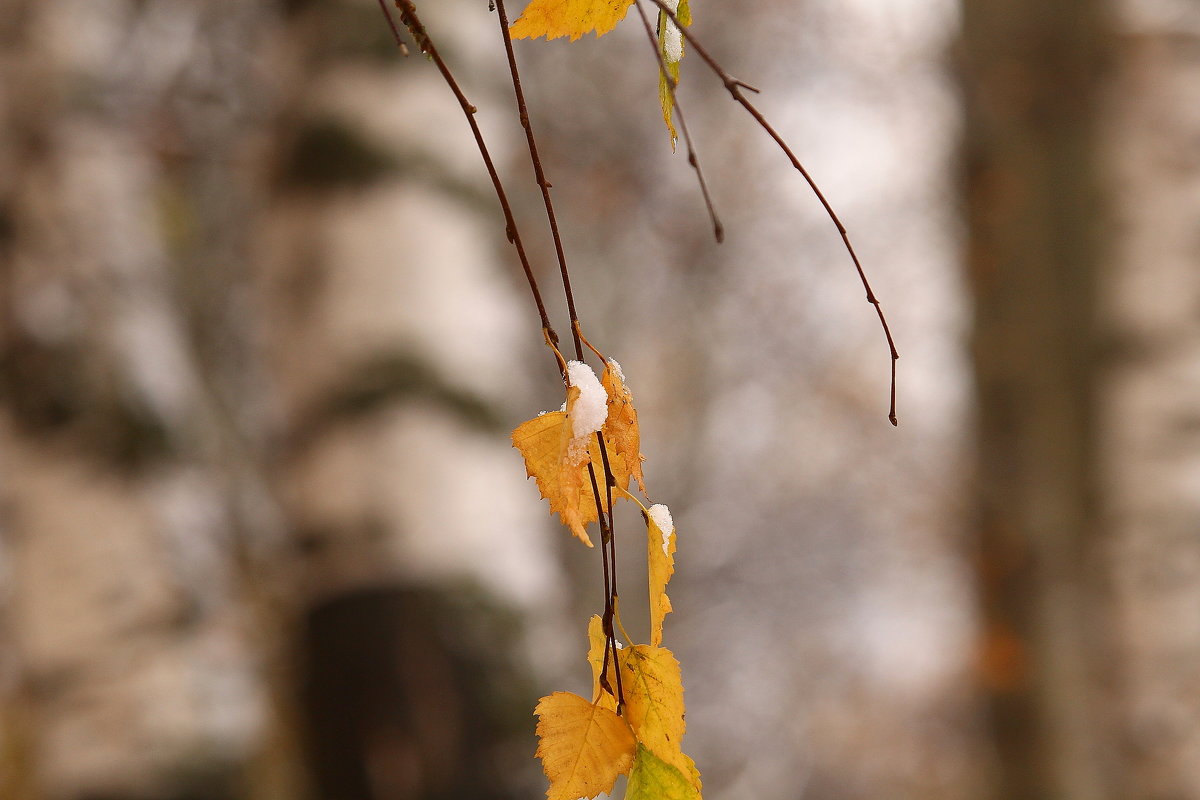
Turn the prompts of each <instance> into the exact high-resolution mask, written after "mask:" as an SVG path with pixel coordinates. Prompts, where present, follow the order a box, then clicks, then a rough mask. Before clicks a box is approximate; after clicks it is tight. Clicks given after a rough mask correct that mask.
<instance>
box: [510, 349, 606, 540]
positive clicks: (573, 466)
mask: <svg viewBox="0 0 1200 800" xmlns="http://www.w3.org/2000/svg"><path fill="white" fill-rule="evenodd" d="M569 367H570V370H569V371H570V374H571V375H572V376H573V380H578V381H579V383H580V384H583V383H586V382H587V381H585V380H583V378H588V379H590V383H591V384H592V387H586V386H585V387H584V391H583V392H581V390H580V388H579V386H575V385H572V386H568V387H567V402H566V403H565V410H564V411H551V412H548V413H545V414H540V415H539V416H536V417H534V418H533V419H531V420H527V421H526V422H523V423H521V424H520V425H519V426H517V429H516V430H514V431H513V432H512V441H513V446H514V447H516V448H517V449H518V450H520V451H521V455H522V456H523V457H524V459H525V471H526V472H527V473H528V474H529V476H530V477H532V478H534V479H535V480H537V485H538V490H539V491H540V492H541V493H542V497H544V498H546V500H548V501H549V503H550V513H552V514H558V516H559V519H561V520H562V522H563V524H564V525H566V526H567V527H568V528H570V529H571V532H572V533H573V534H575V535H576V536H577V537H579V539H580V541H582V542H583V543H584V544H586V545H587V546H588V547H591V546H592V541H591V539H590V538H588V535H587V525H588V523H589V522H595V521H596V519H597V518H598V514H597V513H596V500H595V493H594V492H593V491H592V476H591V475H590V474H589V472H588V464H589V463H590V464H593V465H596V466H595V473H596V485H597V487H599V488H600V490H601V492H600V502H601V504H602V506H603V507H604V508H605V509H606V510H607V509H608V502H607V493H606V492H605V491H604V470H603V469H602V468H600V466H599V465H600V464H601V463H602V462H601V458H600V446H599V444H598V443H597V442H596V437H595V435H594V433H595V431H596V430H598V429H600V428H601V427H602V425H603V423H604V419H605V417H604V415H605V414H606V412H607V409H606V406H605V403H606V400H605V399H604V398H605V391H604V389H603V388H602V387H601V384H600V382H599V381H598V380H597V379H596V376H595V374H594V373H592V371H591V369H590V368H588V367H586V366H585V365H583V364H580V363H579V362H575V361H572V362H570V364H569ZM584 418H590V420H591V421H590V422H588V423H587V424H584V425H583V426H582V427H581V426H580V425H578V424H576V423H577V422H578V420H579V419H584ZM593 426H594V427H593ZM589 428H590V430H589ZM611 462H613V459H610V463H611ZM623 463H624V462H623V461H620V460H618V461H617V462H616V463H613V464H612V468H613V469H618V468H623V467H622V465H623Z"/></svg>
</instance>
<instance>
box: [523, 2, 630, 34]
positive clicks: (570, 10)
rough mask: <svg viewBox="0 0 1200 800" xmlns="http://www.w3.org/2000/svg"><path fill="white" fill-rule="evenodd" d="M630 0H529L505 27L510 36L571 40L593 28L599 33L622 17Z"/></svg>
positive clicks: (614, 25) (607, 29)
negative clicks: (518, 14)
mask: <svg viewBox="0 0 1200 800" xmlns="http://www.w3.org/2000/svg"><path fill="white" fill-rule="evenodd" d="M631 5H633V0H532V1H531V2H530V3H529V5H527V6H525V10H524V11H523V12H521V16H520V18H519V19H517V21H516V22H514V23H513V24H512V26H511V27H510V28H509V32H510V34H511V35H512V37H513V38H514V39H536V38H537V37H539V36H545V37H546V38H547V39H557V38H558V37H559V36H570V37H571V41H572V42H573V41H575V40H576V39H578V38H579V37H580V36H583V35H584V34H585V33H591V32H592V31H593V30H594V31H595V32H596V35H597V36H603V35H604V34H606V33H608V32H609V31H611V30H612V29H613V28H615V27H616V25H617V23H618V22H620V21H621V20H623V19H624V18H625V13H626V12H627V11H629V7H630V6H631Z"/></svg>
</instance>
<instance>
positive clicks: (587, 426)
mask: <svg viewBox="0 0 1200 800" xmlns="http://www.w3.org/2000/svg"><path fill="white" fill-rule="evenodd" d="M567 381H568V382H569V383H570V384H571V385H572V386H574V387H575V388H576V389H578V390H579V397H578V398H577V399H576V400H575V405H574V406H572V407H571V438H572V439H579V438H582V437H584V436H587V435H588V434H590V433H595V432H596V431H598V430H600V428H601V427H603V426H604V420H606V419H608V393H607V392H605V391H604V387H603V386H601V385H600V380H599V379H598V378H597V377H596V373H595V372H592V368H591V367H589V366H588V365H587V364H584V363H583V362H582V361H568V362H567Z"/></svg>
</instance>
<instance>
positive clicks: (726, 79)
mask: <svg viewBox="0 0 1200 800" xmlns="http://www.w3.org/2000/svg"><path fill="white" fill-rule="evenodd" d="M650 2H652V3H654V4H655V5H656V6H658V7H659V9H660V10H661V11H662V12H663V13H664V14H666V15H667V16H668V17H670V19H671V21H672V22H674V23H675V25H676V26H677V27H678V28H679V30H680V32H681V33H682V34H683V36H684V38H686V39H687V41H688V43H689V44H690V45H691V46H692V47H693V48H694V49H695V50H696V53H697V55H699V56H700V58H702V59H703V60H704V63H706V64H708V66H709V69H711V70H712V71H713V74H715V75H716V76H717V77H718V78H719V79H720V80H721V82H722V83H723V84H724V85H725V88H726V89H727V90H728V91H729V94H730V96H732V97H733V99H734V100H736V101H737V102H738V103H739V104H740V105H741V106H742V108H744V109H746V112H747V113H748V114H750V116H751V117H753V118H754V121H755V122H757V123H758V124H759V126H760V127H761V128H762V129H763V130H764V131H766V132H767V135H768V136H770V137H771V138H772V139H774V140H775V144H777V145H779V148H780V149H781V150H782V151H783V153H784V155H786V156H787V157H788V160H789V161H791V163H792V166H793V167H795V168H796V170H797V171H798V172H799V173H800V174H801V175H802V176H803V177H804V180H805V182H807V183H808V186H809V188H810V189H812V192H813V194H815V195H816V196H817V199H818V200H819V201H821V205H822V206H823V207H824V208H825V213H826V215H828V217H829V219H830V221H832V222H833V224H834V226H835V227H836V228H837V230H838V233H839V234H840V235H841V237H842V244H843V245H844V246H845V248H846V252H847V253H849V254H850V260H851V261H853V262H854V269H855V270H856V271H857V272H858V279H859V281H860V282H861V283H862V286H863V289H864V290H865V291H866V293H867V302H868V303H870V304H871V305H873V306H874V307H875V313H876V315H877V316H878V317H879V324H880V326H881V327H882V328H883V335H884V337H885V338H886V339H887V344H888V351H889V353H890V355H891V384H890V388H889V392H888V394H889V405H888V421H889V422H891V423H892V425H898V424H899V420H898V418H897V417H896V361H897V360H898V359H899V358H900V353H899V352H898V351H897V350H896V342H895V340H894V339H893V338H892V329H891V327H890V326H889V325H888V321H887V317H886V316H884V313H883V306H881V305H880V303H879V300H878V299H877V298H876V297H875V292H873V291H872V290H871V283H870V281H868V280H867V273H866V270H864V269H863V265H862V262H860V261H859V260H858V254H857V253H856V252H855V251H854V246H853V245H852V244H850V236H849V234H848V233H847V232H846V226H845V225H843V224H842V221H841V219H839V218H838V215H837V212H835V211H834V210H833V206H832V205H830V203H829V201H828V200H827V199H825V194H824V193H823V192H822V191H821V188H820V187H819V186H818V185H817V182H816V181H815V180H814V179H813V177H812V175H810V174H809V172H808V170H807V169H805V168H804V165H803V164H801V163H800V159H799V158H797V157H796V154H795V153H794V152H793V151H792V148H791V147H789V146H788V143H787V142H785V141H784V139H783V137H782V136H780V135H779V133H778V131H776V130H775V128H774V127H772V126H771V123H769V122H767V119H766V117H764V116H763V114H762V112H761V111H759V110H758V108H756V107H755V105H754V104H753V103H751V102H750V100H749V99H748V98H747V97H746V95H745V94H744V93H743V92H742V90H743V89H745V90H747V91H750V92H754V93H756V94H757V93H758V89H756V88H754V87H753V86H751V85H750V84H748V83H746V82H744V81H740V80H738V79H737V78H734V77H733V76H732V75H730V74H729V73H728V72H726V71H725V69H724V67H722V66H721V65H720V64H719V63H718V62H717V60H716V59H715V58H713V57H712V55H711V54H710V53H709V52H708V51H707V50H706V49H705V48H704V46H703V45H701V44H700V42H698V41H697V40H696V37H695V36H694V35H693V34H692V33H691V31H689V30H688V29H687V28H686V27H684V26H683V25H681V24H680V23H679V18H678V17H676V16H675V12H674V11H672V10H671V9H670V7H669V6H668V5H667V4H666V3H665V2H663V0H650Z"/></svg>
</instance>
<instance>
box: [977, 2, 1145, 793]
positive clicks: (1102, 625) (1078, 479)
mask: <svg viewBox="0 0 1200 800" xmlns="http://www.w3.org/2000/svg"><path fill="white" fill-rule="evenodd" d="M1105 9H1106V4H1105V3H1102V2H1098V0H1082V1H1081V0H1049V1H1047V0H1011V1H1010V2H995V0H965V2H964V25H963V43H962V48H963V67H964V76H963V77H964V84H965V93H966V102H967V120H966V142H965V149H966V153H965V166H966V170H967V175H966V179H967V187H966V188H967V203H968V208H967V214H968V219H969V234H968V235H969V252H968V269H969V273H970V284H971V287H972V291H973V294H974V304H975V330H974V342H973V356H974V364H975V376H976V381H977V390H978V434H977V435H978V440H977V446H978V451H979V454H980V455H979V462H978V470H979V472H978V481H979V487H980V489H979V491H980V496H979V502H980V517H979V524H980V529H979V535H980V553H979V559H980V560H979V570H980V582H981V586H982V592H983V597H982V603H983V616H984V625H985V631H984V634H985V640H984V645H983V650H982V654H981V655H982V659H981V675H982V679H983V682H984V689H985V692H986V696H987V700H988V711H989V714H990V721H991V725H992V733H993V740H994V744H995V747H996V750H997V755H998V761H999V775H998V784H999V787H1000V792H999V794H1000V796H1001V797H1003V798H1006V799H1011V800H1051V798H1053V800H1100V799H1101V798H1124V797H1126V796H1127V795H1126V794H1125V793H1124V792H1123V790H1122V788H1121V784H1120V782H1119V777H1120V764H1119V763H1118V762H1117V760H1116V759H1115V758H1114V756H1115V755H1116V753H1117V746H1116V742H1115V733H1114V727H1113V724H1112V720H1111V719H1109V709H1111V707H1112V702H1111V701H1112V700H1113V697H1112V696H1111V694H1110V691H1111V686H1110V685H1109V684H1110V681H1111V678H1112V676H1111V675H1107V674H1105V672H1106V670H1109V669H1111V665H1112V660H1111V647H1110V642H1109V641H1108V640H1107V639H1106V637H1107V636H1109V635H1110V633H1111V628H1110V623H1111V620H1112V615H1111V602H1110V600H1111V592H1110V591H1109V590H1108V588H1107V584H1108V581H1107V579H1106V566H1107V563H1106V560H1105V558H1104V557H1105V550H1106V547H1107V544H1108V542H1107V539H1106V535H1105V531H1104V529H1103V528H1102V526H1101V525H1100V514H1099V507H1098V500H1099V498H1098V491H1097V481H1098V475H1097V468H1096V463H1097V455H1098V426H1097V423H1096V419H1097V413H1096V387H1097V383H1098V379H1097V375H1098V368H1099V363H1098V359H1097V352H1096V350H1097V348H1096V345H1095V321H1096V316H1097V306H1096V303H1097V300H1096V297H1097V286H1098V284H1097V281H1098V278H1099V275H1100V274H1101V273H1100V268H1101V264H1102V261H1103V259H1104V258H1105V255H1106V249H1105V248H1106V246H1107V242H1106V240H1105V239H1104V234H1105V233H1106V229H1105V226H1104V225H1103V224H1102V222H1101V220H1102V219H1103V217H1102V210H1103V203H1102V199H1103V198H1102V192H1101V172H1100V163H1099V158H1098V148H1097V143H1098V129H1099V115H1100V108H1101V100H1102V94H1101V90H1102V88H1103V79H1104V75H1103V67H1104V66H1105V60H1106V47H1107V44H1108V41H1109V37H1110V35H1111V32H1110V29H1109V27H1108V24H1107V20H1106V16H1105Z"/></svg>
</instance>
